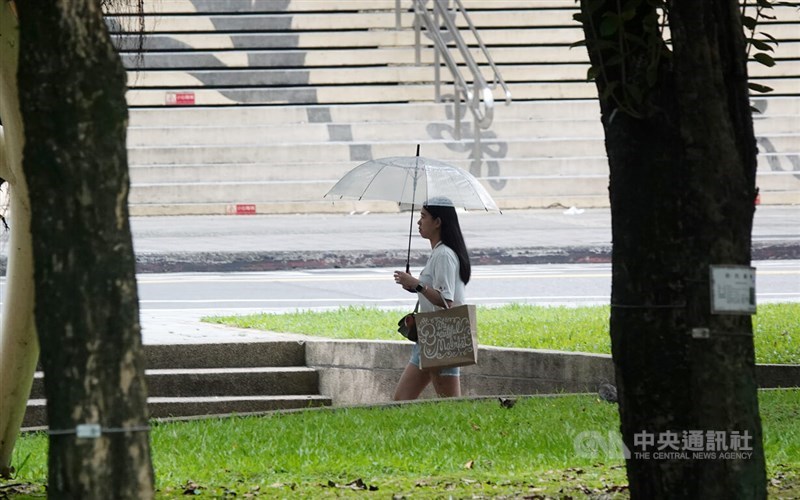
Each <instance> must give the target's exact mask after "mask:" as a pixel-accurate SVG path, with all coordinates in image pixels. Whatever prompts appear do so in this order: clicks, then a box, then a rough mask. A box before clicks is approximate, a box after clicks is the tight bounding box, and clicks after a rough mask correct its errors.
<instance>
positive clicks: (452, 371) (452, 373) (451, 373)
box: [408, 343, 461, 377]
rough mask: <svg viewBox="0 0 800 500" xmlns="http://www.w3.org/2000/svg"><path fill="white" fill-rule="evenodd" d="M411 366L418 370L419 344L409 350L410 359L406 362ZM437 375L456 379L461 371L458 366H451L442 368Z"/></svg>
mask: <svg viewBox="0 0 800 500" xmlns="http://www.w3.org/2000/svg"><path fill="white" fill-rule="evenodd" d="M408 362H409V363H411V364H412V365H414V366H416V367H417V368H419V344H416V343H415V344H414V346H413V347H412V348H411V359H410V360H409V361H408ZM439 375H442V376H445V377H458V376H459V375H461V369H460V367H458V366H453V367H451V368H442V369H441V370H439Z"/></svg>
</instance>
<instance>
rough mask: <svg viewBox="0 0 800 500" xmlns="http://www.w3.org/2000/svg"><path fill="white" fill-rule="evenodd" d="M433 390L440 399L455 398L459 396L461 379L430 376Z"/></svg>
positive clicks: (457, 377) (454, 376) (450, 376)
mask: <svg viewBox="0 0 800 500" xmlns="http://www.w3.org/2000/svg"><path fill="white" fill-rule="evenodd" d="M431 380H432V381H433V388H434V389H436V395H437V396H439V397H440V398H457V397H459V396H461V377H459V376H458V375H440V374H438V373H435V374H432V375H431Z"/></svg>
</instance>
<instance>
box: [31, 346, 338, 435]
mask: <svg viewBox="0 0 800 500" xmlns="http://www.w3.org/2000/svg"><path fill="white" fill-rule="evenodd" d="M145 360H146V371H145V376H146V379H147V390H148V394H149V397H148V400H147V409H148V412H149V414H150V416H151V417H152V418H164V419H170V418H181V417H189V416H198V415H230V414H243V413H252V412H256V413H257V412H267V411H273V410H287V409H295V408H310V407H317V406H329V405H330V404H331V398H330V397H327V396H323V395H320V393H319V376H318V373H317V371H316V370H314V369H312V368H308V367H307V366H306V354H305V345H304V344H303V343H299V342H294V341H274V342H258V343H228V344H224V343H223V344H180V345H146V346H145ZM43 382H44V379H43V374H42V373H41V372H37V373H36V375H35V379H34V384H33V388H32V390H31V396H30V399H29V400H28V408H27V411H26V413H25V419H24V421H23V427H26V428H29V427H39V426H44V425H46V424H47V413H46V400H45V396H44V383H43Z"/></svg>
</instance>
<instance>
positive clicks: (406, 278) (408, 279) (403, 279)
mask: <svg viewBox="0 0 800 500" xmlns="http://www.w3.org/2000/svg"><path fill="white" fill-rule="evenodd" d="M394 282H395V283H397V284H398V285H400V286H402V287H403V288H405V289H406V290H407V291H409V292H414V291H415V290H414V289H415V288H417V285H419V280H418V279H417V278H415V277H413V276H411V275H410V274H408V273H405V272H403V271H395V272H394Z"/></svg>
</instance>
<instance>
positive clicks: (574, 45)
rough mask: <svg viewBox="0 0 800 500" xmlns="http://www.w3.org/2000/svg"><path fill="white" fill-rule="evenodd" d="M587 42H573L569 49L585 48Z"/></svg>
mask: <svg viewBox="0 0 800 500" xmlns="http://www.w3.org/2000/svg"><path fill="white" fill-rule="evenodd" d="M585 46H586V40H578V41H577V42H573V43H571V44H570V45H569V48H571V49H574V48H575V47H585Z"/></svg>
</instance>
